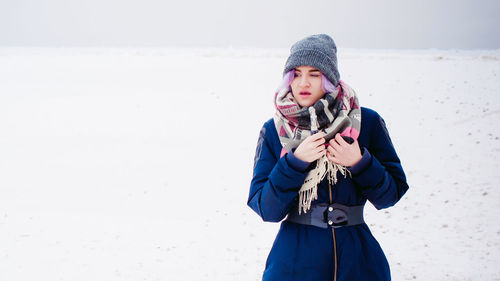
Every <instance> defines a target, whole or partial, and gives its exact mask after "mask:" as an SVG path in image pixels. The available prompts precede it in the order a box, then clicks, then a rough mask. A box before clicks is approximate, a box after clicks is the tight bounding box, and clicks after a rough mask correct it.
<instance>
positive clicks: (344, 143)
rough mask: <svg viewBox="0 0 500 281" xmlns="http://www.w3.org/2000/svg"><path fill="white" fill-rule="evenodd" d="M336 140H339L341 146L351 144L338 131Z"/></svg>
mask: <svg viewBox="0 0 500 281" xmlns="http://www.w3.org/2000/svg"><path fill="white" fill-rule="evenodd" d="M335 140H336V141H337V143H338V144H340V145H341V146H346V145H349V144H348V143H347V142H346V141H345V140H344V138H343V137H342V136H341V135H340V134H339V133H337V134H336V135H335Z"/></svg>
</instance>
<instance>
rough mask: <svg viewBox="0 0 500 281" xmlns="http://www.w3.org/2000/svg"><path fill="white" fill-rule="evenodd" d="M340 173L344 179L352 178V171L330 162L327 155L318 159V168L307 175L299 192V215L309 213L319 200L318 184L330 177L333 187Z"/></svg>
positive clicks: (329, 180)
mask: <svg viewBox="0 0 500 281" xmlns="http://www.w3.org/2000/svg"><path fill="white" fill-rule="evenodd" d="M338 172H340V173H341V174H342V175H343V176H344V178H347V175H348V174H349V176H351V171H349V170H348V169H347V167H344V166H342V165H339V164H335V163H333V162H330V161H329V160H328V158H327V157H326V155H324V156H323V157H321V158H320V159H318V161H317V162H316V167H315V168H314V169H312V170H311V171H310V172H309V173H308V174H307V177H306V179H305V181H304V184H303V185H302V187H301V188H300V190H299V215H300V214H301V213H302V211H304V213H307V211H308V210H310V209H311V204H312V201H313V200H317V199H318V184H319V183H320V182H321V181H322V180H323V179H324V178H325V177H328V182H329V183H330V185H331V186H333V185H334V184H335V183H337V181H338V178H337V173H338Z"/></svg>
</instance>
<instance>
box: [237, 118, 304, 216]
mask: <svg viewBox="0 0 500 281" xmlns="http://www.w3.org/2000/svg"><path fill="white" fill-rule="evenodd" d="M266 125H269V123H266V124H265V125H264V127H262V130H261V131H260V134H259V140H258V142H257V149H256V152H255V158H254V169H253V178H252V182H251V184H250V194H249V197H248V202H247V205H248V206H249V207H250V208H252V209H253V210H254V211H255V212H256V213H257V214H258V215H259V216H260V217H261V218H262V219H263V220H264V221H269V222H279V221H281V220H282V219H284V218H285V216H286V215H287V214H288V212H289V210H290V208H291V206H292V203H293V202H294V201H295V199H296V198H297V195H298V191H299V189H300V187H301V185H302V183H303V182H304V180H305V178H306V175H307V174H306V173H305V172H303V171H299V170H296V169H294V168H293V167H292V166H290V163H289V161H288V160H287V158H288V157H286V156H283V157H281V158H279V155H276V154H275V153H273V149H272V139H273V136H272V134H271V133H272V132H271V130H275V128H274V127H271V126H266Z"/></svg>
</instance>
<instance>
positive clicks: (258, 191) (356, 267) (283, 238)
mask: <svg viewBox="0 0 500 281" xmlns="http://www.w3.org/2000/svg"><path fill="white" fill-rule="evenodd" d="M358 142H359V146H360V148H361V150H362V159H361V160H360V161H359V163H357V164H356V165H354V166H353V167H350V168H349V169H350V171H351V173H352V178H350V177H347V178H344V177H342V176H340V177H339V181H338V182H337V183H336V184H335V185H334V186H332V190H331V191H332V201H333V202H329V201H330V195H329V186H328V181H327V179H325V180H323V181H322V182H321V183H320V185H319V186H318V200H315V201H313V204H317V203H340V204H343V205H347V206H356V205H363V204H365V202H366V200H369V201H370V202H371V203H372V204H373V205H374V206H375V207H376V208H377V209H382V208H387V207H390V206H392V205H394V204H395V203H396V202H398V200H399V199H400V198H401V197H402V196H403V194H404V193H405V192H406V190H408V184H407V183H406V177H405V174H404V171H403V169H402V167H401V164H400V161H399V158H398V156H397V154H396V151H395V150H394V147H393V145H392V142H391V139H390V137H389V133H388V131H387V128H386V126H385V123H384V120H383V119H382V118H381V117H380V116H379V115H378V113H377V112H375V111H373V110H371V109H368V108H361V132H360V136H359V138H358ZM281 150H282V146H281V143H280V141H279V138H278V134H277V132H276V128H275V126H274V121H273V119H270V120H269V121H267V122H266V123H265V124H264V126H263V128H262V130H261V131H260V137H259V141H258V145H257V151H256V155H255V162H254V171H253V179H252V183H251V186H250V194H249V198H248V206H250V207H251V208H252V209H253V210H254V211H255V212H256V213H257V214H258V215H259V216H260V217H262V219H263V220H264V221H269V222H280V221H282V220H283V219H284V218H285V217H286V215H287V214H288V212H289V210H290V208H291V207H292V206H294V205H295V206H296V205H297V204H298V199H297V197H298V191H299V189H300V186H301V185H302V183H303V182H304V179H305V177H306V174H307V171H306V170H305V169H304V166H303V164H304V163H305V162H302V161H300V160H299V159H297V158H296V157H294V156H293V153H288V154H286V155H285V156H283V157H281V158H280V153H281ZM306 164H307V163H306ZM390 279H391V277H390V271H389V264H388V262H387V259H386V257H385V255H384V253H383V251H382V249H381V248H380V245H379V243H378V242H377V241H376V240H375V238H374V237H373V235H372V234H371V232H370V230H369V228H368V226H367V225H366V224H360V225H354V226H345V227H341V228H335V229H334V228H319V227H315V226H310V225H302V224H295V223H292V222H288V221H283V222H282V223H281V227H280V230H279V232H278V234H277V236H276V239H275V241H274V244H273V247H272V249H271V252H270V253H269V256H268V258H267V262H266V268H265V271H264V275H263V280H280V281H289V280H297V281H299V280H300V281H306V280H315V281H326V280H335V281H347V280H348V281H354V280H363V281H368V280H369V281H376V280H384V281H386V280H390Z"/></svg>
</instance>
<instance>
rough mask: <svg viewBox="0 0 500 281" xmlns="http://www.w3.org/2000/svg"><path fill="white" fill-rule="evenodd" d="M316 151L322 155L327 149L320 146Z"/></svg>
mask: <svg viewBox="0 0 500 281" xmlns="http://www.w3.org/2000/svg"><path fill="white" fill-rule="evenodd" d="M314 151H315V152H316V153H322V152H326V149H325V147H324V146H318V147H316V149H315V150H314Z"/></svg>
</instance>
